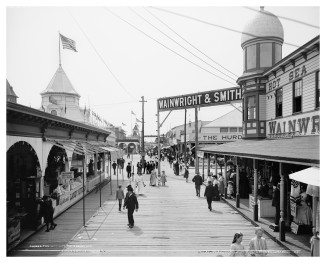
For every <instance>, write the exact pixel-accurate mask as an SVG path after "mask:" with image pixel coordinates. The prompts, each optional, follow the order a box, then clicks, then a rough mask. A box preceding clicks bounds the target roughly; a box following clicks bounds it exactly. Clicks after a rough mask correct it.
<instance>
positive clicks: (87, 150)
mask: <svg viewBox="0 0 326 263" xmlns="http://www.w3.org/2000/svg"><path fill="white" fill-rule="evenodd" d="M46 141H47V142H49V143H51V144H53V145H55V146H58V147H60V148H63V149H65V150H69V151H72V152H75V153H77V154H79V155H85V154H86V155H92V154H96V153H102V152H110V153H112V152H118V151H119V149H117V148H115V147H112V146H110V145H109V144H107V143H104V142H103V143H100V142H91V141H82V140H62V139H51V138H47V139H46Z"/></svg>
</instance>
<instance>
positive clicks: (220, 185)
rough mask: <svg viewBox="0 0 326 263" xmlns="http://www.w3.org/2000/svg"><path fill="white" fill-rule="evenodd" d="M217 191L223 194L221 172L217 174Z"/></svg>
mask: <svg viewBox="0 0 326 263" xmlns="http://www.w3.org/2000/svg"><path fill="white" fill-rule="evenodd" d="M217 181H218V191H219V193H220V195H223V193H224V178H223V176H222V174H219V178H218V180H217Z"/></svg>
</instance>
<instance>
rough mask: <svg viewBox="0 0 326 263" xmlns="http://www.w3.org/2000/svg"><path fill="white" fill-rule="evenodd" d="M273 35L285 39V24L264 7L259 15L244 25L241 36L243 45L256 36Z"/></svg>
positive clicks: (281, 39)
mask: <svg viewBox="0 0 326 263" xmlns="http://www.w3.org/2000/svg"><path fill="white" fill-rule="evenodd" d="M261 37H264V38H265V37H273V38H279V39H280V41H282V42H283V40H284V30H283V26H282V24H281V22H280V20H279V19H278V17H277V16H275V15H274V14H272V13H270V12H268V11H265V10H264V9H263V8H261V10H260V11H259V12H258V13H257V15H256V16H255V17H254V18H253V19H252V20H251V21H250V22H249V23H248V24H247V25H246V26H245V27H244V29H243V31H242V37H241V46H242V45H243V44H244V43H245V42H247V41H249V40H253V39H255V38H261Z"/></svg>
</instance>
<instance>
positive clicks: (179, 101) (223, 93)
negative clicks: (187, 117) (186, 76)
mask: <svg viewBox="0 0 326 263" xmlns="http://www.w3.org/2000/svg"><path fill="white" fill-rule="evenodd" d="M241 99H242V89H241V88H240V87H233V88H228V89H220V90H212V91H206V92H200V93H192V94H186V95H180V96H174V97H166V98H159V99H158V100H157V107H158V110H159V111H167V110H180V109H186V108H194V107H208V106H216V105H222V104H227V103H230V102H231V101H241Z"/></svg>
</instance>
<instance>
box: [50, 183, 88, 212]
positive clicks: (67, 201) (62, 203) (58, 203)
mask: <svg viewBox="0 0 326 263" xmlns="http://www.w3.org/2000/svg"><path fill="white" fill-rule="evenodd" d="M82 197H83V185H79V186H78V187H76V188H74V189H73V190H71V191H69V192H66V193H64V194H62V195H59V196H58V198H57V199H52V204H53V207H54V217H55V216H57V215H59V214H61V213H62V212H63V211H65V210H67V209H68V207H70V206H72V205H73V204H75V203H76V202H77V201H79V200H80V199H81V198H82Z"/></svg>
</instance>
